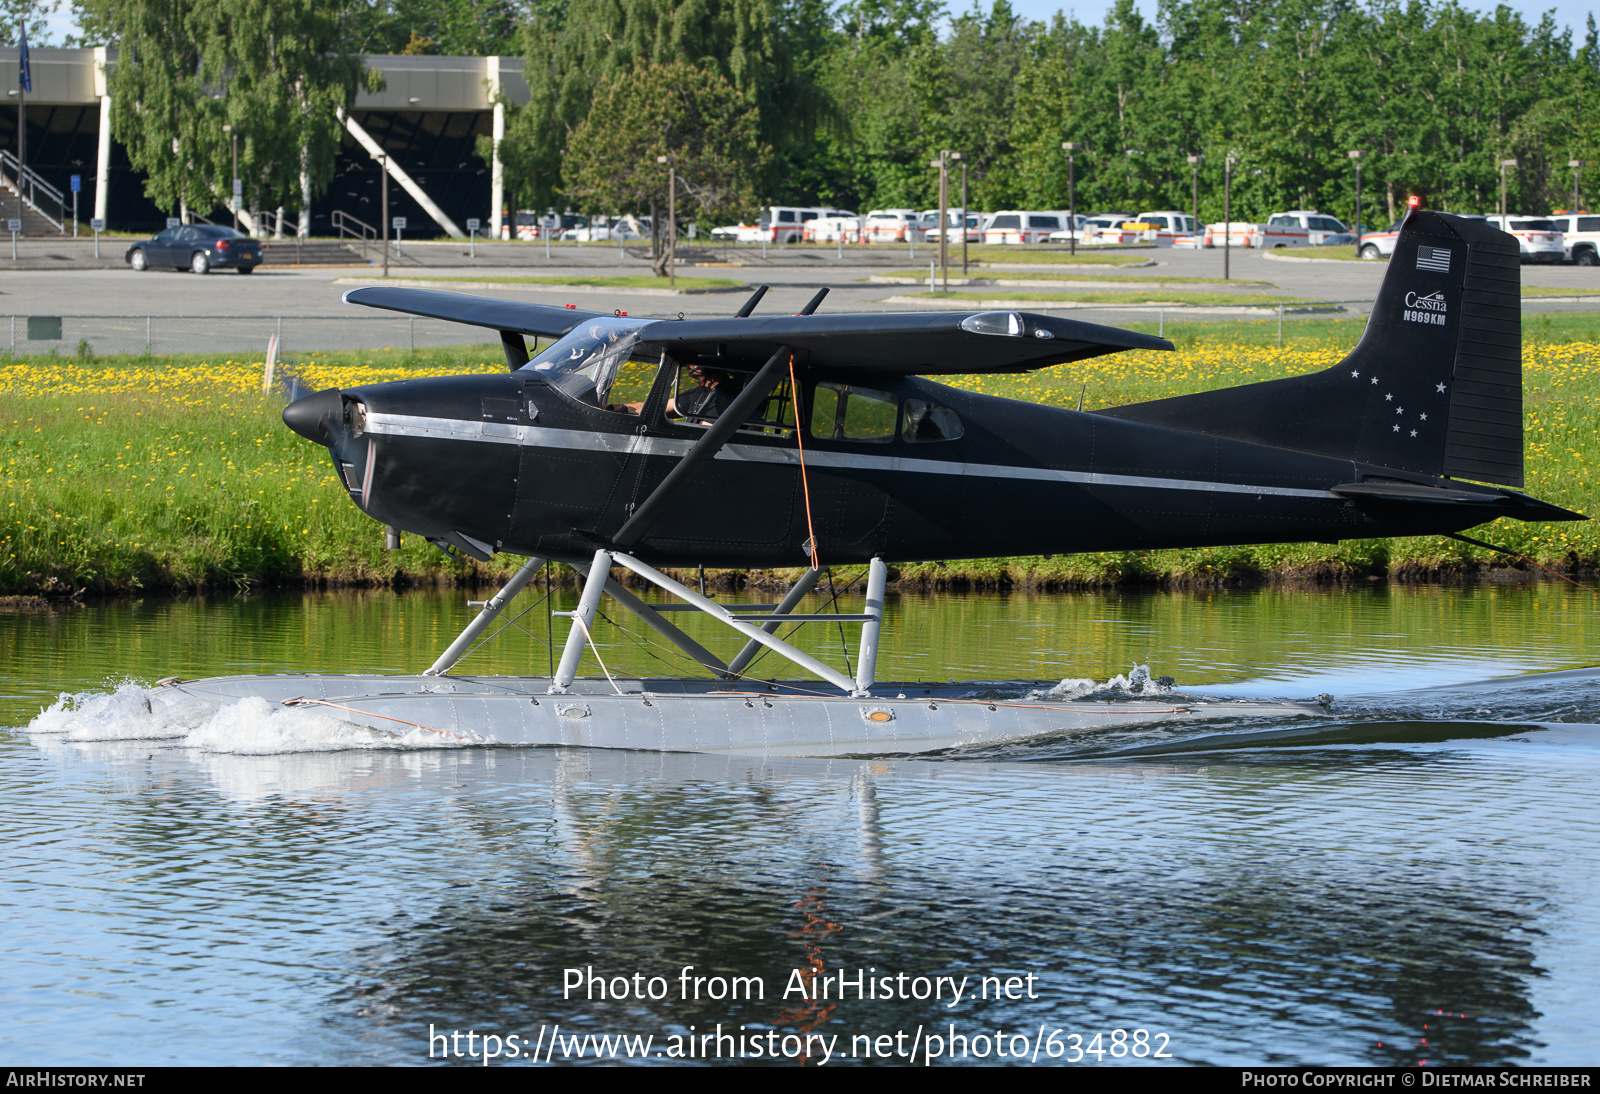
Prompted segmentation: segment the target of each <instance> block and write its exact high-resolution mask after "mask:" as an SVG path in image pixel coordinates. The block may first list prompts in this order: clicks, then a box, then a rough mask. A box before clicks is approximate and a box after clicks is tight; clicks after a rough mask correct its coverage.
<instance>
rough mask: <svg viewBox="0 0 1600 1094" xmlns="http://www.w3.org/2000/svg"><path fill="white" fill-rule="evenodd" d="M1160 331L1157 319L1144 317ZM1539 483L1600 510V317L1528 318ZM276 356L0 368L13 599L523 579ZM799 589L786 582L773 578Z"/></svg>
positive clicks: (1534, 480)
mask: <svg viewBox="0 0 1600 1094" xmlns="http://www.w3.org/2000/svg"><path fill="white" fill-rule="evenodd" d="M1130 326H1131V327H1132V329H1137V330H1145V331H1148V332H1150V333H1154V331H1155V326H1156V324H1155V323H1153V322H1151V323H1140V324H1130ZM1361 330H1362V321H1361V320H1359V319H1341V318H1320V317H1319V318H1296V319H1293V320H1292V321H1291V322H1290V323H1289V324H1288V325H1287V326H1286V328H1285V334H1284V346H1283V347H1282V348H1281V349H1280V348H1279V347H1278V346H1277V345H1276V339H1277V322H1276V319H1275V318H1274V319H1272V320H1263V321H1239V322H1189V323H1174V322H1169V323H1167V325H1166V331H1165V333H1166V336H1167V338H1168V339H1170V340H1171V341H1172V342H1173V343H1174V344H1175V345H1176V346H1177V350H1178V352H1176V353H1159V352H1143V351H1140V352H1133V353H1122V354H1113V355H1111V356H1109V357H1101V358H1095V359H1092V360H1089V361H1084V362H1079V363H1076V364H1071V365H1062V366H1057V367H1055V368H1051V369H1044V370H1040V371H1038V372H1033V373H1025V374H1020V375H987V376H969V377H957V378H954V381H953V382H954V383H955V384H956V385H957V386H960V387H963V388H967V389H969V390H974V391H981V392H984V393H987V394H992V395H998V396H1003V397H1008V398H1018V399H1026V400H1029V401H1033V402H1039V403H1045V404H1049V405H1055V406H1076V405H1078V401H1079V399H1080V397H1081V398H1082V400H1083V405H1084V407H1085V409H1089V410H1093V409H1098V408H1101V407H1106V406H1115V405H1122V404H1126V403H1130V402H1138V401H1142V400H1147V399H1155V398H1162V397H1165V396H1168V395H1174V394H1180V393H1183V392H1189V391H1200V390H1209V389H1212V388H1217V387H1225V386H1230V385H1233V384H1238V383H1247V382H1251V381H1255V380H1266V379H1271V378H1274V377H1278V376H1287V375H1294V374H1298V373H1303V372H1309V371H1314V370H1316V369H1319V368H1325V367H1328V366H1329V365H1331V364H1333V363H1335V362H1337V361H1338V359H1339V358H1340V357H1341V356H1342V355H1343V354H1344V353H1345V352H1347V351H1348V350H1349V348H1350V347H1351V346H1353V345H1354V344H1355V342H1356V341H1357V339H1358V338H1359V337H1360V333H1361ZM1523 356H1524V389H1525V392H1524V398H1525V412H1526V458H1527V471H1528V485H1527V490H1528V492H1529V493H1531V494H1533V495H1535V496H1537V497H1541V498H1544V499H1547V500H1549V501H1552V502H1554V503H1556V504H1558V505H1562V506H1566V507H1568V508H1571V509H1576V510H1578V511H1580V512H1597V511H1600V487H1597V486H1596V485H1595V475H1594V468H1595V466H1596V461H1597V459H1600V314H1573V313H1554V314H1545V315H1530V316H1528V317H1526V318H1525V320H1524V353H1523ZM295 366H296V367H297V368H298V369H299V371H300V373H301V375H302V377H303V378H304V380H305V382H306V383H307V384H308V385H309V386H311V387H312V388H313V389H318V388H324V387H330V386H341V387H348V386H354V385H357V384H363V383H377V382H382V381H386V380H393V379H400V378H404V377H408V376H421V375H441V374H452V373H454V374H459V373H499V372H501V371H503V370H504V368H505V365H504V362H503V361H501V360H500V359H499V357H498V355H491V352H490V351H488V350H486V349H482V348H472V349H468V350H461V351H449V350H436V351H427V350H419V351H418V353H417V357H416V358H415V360H410V359H408V358H406V357H405V356H404V354H403V352H402V353H398V354H397V353H394V352H392V351H390V352H357V353H337V354H327V355H315V356H311V357H302V358H297V359H296V362H295ZM260 388H261V362H260V361H259V360H240V359H227V358H217V357H207V356H193V357H162V358H143V357H127V358H101V359H80V358H65V357H42V358H32V359H20V358H18V359H5V358H0V406H3V407H4V409H3V410H0V595H15V594H45V595H62V594H68V593H73V592H77V591H80V590H83V591H88V592H93V593H124V592H133V591H140V590H144V591H150V592H172V591H179V590H185V589H199V588H210V589H246V588H251V587H260V586H268V585H298V584H314V583H390V582H434V581H463V582H476V581H478V580H482V579H486V578H488V577H490V576H491V575H492V574H500V573H505V572H507V571H508V570H509V568H510V567H511V566H512V565H514V560H502V559H500V558H497V559H496V560H495V562H494V563H493V564H492V565H491V566H488V567H483V566H479V565H477V564H475V563H466V564H459V563H456V562H453V561H450V560H447V559H446V558H444V556H442V555H440V554H439V553H438V552H437V551H435V550H434V549H433V548H432V547H430V546H428V545H427V544H425V543H423V542H421V541H420V540H418V539H417V538H416V537H414V536H407V537H406V539H405V546H404V547H403V548H402V549H401V550H399V551H395V552H386V551H385V550H384V549H383V535H382V529H381V528H379V527H378V526H377V525H376V524H375V523H373V522H372V521H371V520H370V519H369V518H367V517H366V516H364V515H363V514H361V513H360V512H359V511H358V510H357V509H356V508H355V506H353V505H352V504H351V503H350V501H349V499H348V497H347V496H346V495H345V492H344V490H343V489H342V488H341V487H340V486H339V484H338V482H337V480H336V478H335V475H334V472H333V469H332V466H331V463H330V461H329V459H328V455H327V452H326V451H325V450H324V449H322V448H320V447H318V446H316V445H313V444H311V443H309V442H307V441H305V440H304V439H302V438H300V437H298V436H296V435H295V434H293V433H291V432H290V431H289V430H288V429H286V428H285V427H284V426H283V424H282V422H281V420H280V418H279V414H280V412H281V410H282V406H283V404H282V402H281V401H280V400H279V399H277V398H275V397H268V396H263V395H262V394H261V390H260ZM1477 534H1478V536H1479V537H1480V538H1484V539H1487V540H1489V541H1491V542H1495V543H1501V544H1504V545H1506V546H1508V547H1511V548H1514V549H1516V550H1518V551H1523V552H1526V553H1527V554H1529V555H1531V556H1533V557H1535V558H1537V559H1539V560H1541V561H1542V562H1544V563H1545V564H1546V565H1550V566H1553V567H1557V568H1562V569H1566V570H1569V571H1571V570H1579V569H1583V568H1589V567H1594V566H1595V565H1597V564H1600V525H1597V524H1592V523H1578V524H1522V523H1518V522H1514V521H1501V522H1497V523H1496V524H1494V525H1492V526H1490V527H1488V528H1486V529H1483V530H1481V531H1480V532H1478V533H1477ZM1489 558H1490V556H1489V555H1487V554H1486V553H1485V552H1482V551H1479V550H1478V549H1476V548H1471V547H1466V546H1463V545H1461V544H1458V543H1455V542H1453V541H1450V540H1444V539H1438V538H1432V537H1428V538H1421V539H1410V540H1367V541H1351V542H1346V543H1342V544H1338V545H1326V544H1290V545H1280V546H1263V547H1241V548H1217V549H1212V550H1186V551H1157V552H1147V553H1134V552H1121V553H1109V554H1104V555H1064V556H1057V557H1055V558H1051V559H1044V558H1012V559H988V560H977V561H962V562H952V563H950V564H949V565H948V566H946V567H939V566H937V565H936V564H932V563H928V564H922V565H918V566H902V567H897V568H896V571H895V574H896V577H897V579H898V580H899V581H900V582H901V583H902V584H905V585H917V584H930V585H948V584H963V583H972V584H979V585H989V584H993V585H1001V586H1005V585H1018V586H1021V585H1035V586H1043V587H1065V586H1071V585H1095V584H1109V583H1116V582H1166V583H1176V584H1206V583H1212V582H1220V581H1229V580H1259V579H1263V578H1296V577H1299V578H1319V579H1320V578H1349V577H1364V576H1367V575H1372V574H1380V575H1388V576H1390V577H1410V578H1416V579H1435V578H1441V579H1447V578H1450V577H1452V576H1458V575H1462V574H1465V573H1468V572H1470V571H1472V570H1474V569H1475V568H1479V567H1481V566H1482V565H1483V564H1484V563H1485V562H1486V560H1488V559H1489ZM769 576H771V577H773V578H774V579H781V578H783V577H785V576H788V575H786V574H778V575H769Z"/></svg>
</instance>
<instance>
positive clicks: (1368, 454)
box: [1100, 209, 1522, 486]
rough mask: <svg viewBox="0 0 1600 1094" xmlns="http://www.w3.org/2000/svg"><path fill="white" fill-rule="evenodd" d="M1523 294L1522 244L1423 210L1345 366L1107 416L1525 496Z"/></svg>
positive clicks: (1406, 231) (1409, 224)
mask: <svg viewBox="0 0 1600 1094" xmlns="http://www.w3.org/2000/svg"><path fill="white" fill-rule="evenodd" d="M1520 283H1521V270H1520V258H1519V253H1518V250H1517V244H1516V241H1515V240H1514V239H1513V238H1512V237H1511V236H1509V235H1507V234H1506V233H1504V232H1502V231H1500V230H1499V229H1497V228H1493V227H1491V226H1490V225H1489V224H1487V223H1485V222H1484V221H1480V220H1467V219H1464V218H1462V217H1456V216H1451V215H1449V214H1447V213H1435V212H1430V211H1427V210H1420V209H1419V210H1414V211H1413V212H1412V213H1411V214H1410V215H1409V216H1408V217H1407V218H1406V220H1405V223H1404V225H1402V227H1401V230H1400V237H1399V239H1398V240H1397V241H1396V243H1395V251H1394V255H1393V257H1392V258H1390V260H1389V267H1388V269H1387V270H1386V271H1385V273H1384V277H1383V285H1382V287H1381V288H1380V289H1379V290H1378V298H1377V301H1376V303H1374V305H1373V309H1372V315H1371V317H1370V318H1369V319H1368V321H1367V327H1366V331H1365V332H1364V333H1363V334H1362V336H1361V341H1360V343H1359V344H1358V345H1357V346H1356V348H1355V349H1354V350H1352V351H1351V352H1350V354H1349V355H1348V356H1347V357H1345V359H1344V360H1343V361H1341V362H1340V363H1339V364H1338V365H1336V366H1334V367H1333V368H1331V369H1327V370H1325V371H1323V372H1318V373H1312V374H1311V375H1309V376H1295V377H1291V378H1289V379H1284V380H1268V381H1266V382H1264V383H1258V384H1246V385H1244V386H1242V387H1233V388H1225V389H1222V390H1220V391H1209V392H1203V393H1201V394H1198V395H1182V396H1179V397H1177V398H1175V399H1161V400H1158V401H1156V402H1150V403H1138V404H1135V405H1133V406H1125V407H1114V408H1111V409H1108V410H1103V411H1100V413H1102V414H1106V415H1109V416H1111V417H1117V418H1127V419H1130V420H1133V421H1141V422H1148V423H1150V424H1152V425H1162V426H1167V427H1169V428H1173V429H1185V430H1190V431H1192V432H1196V433H1206V434H1210V435H1212V436H1218V437H1228V438H1231V439H1235V440H1242V441H1252V442H1255V443H1258V444H1268V445H1274V446H1276V447H1280V448H1292V449H1296V450H1298V451H1302V452H1314V453H1317V454H1318V455H1326V456H1335V457H1338V458H1341V459H1349V460H1352V461H1355V462H1357V463H1364V464H1372V465H1377V466H1379V467H1388V468H1394V469H1396V470H1400V471H1408V472H1413V473H1417V474H1424V475H1435V476H1438V475H1446V476H1452V477H1458V478H1465V479H1475V480H1479V481H1482V482H1492V483H1499V484H1501V485H1505V486H1521V485H1522V311H1521V304H1522V302H1521V299H1520V291H1521V289H1520Z"/></svg>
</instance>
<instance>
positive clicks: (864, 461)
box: [367, 413, 1340, 501]
mask: <svg viewBox="0 0 1600 1094" xmlns="http://www.w3.org/2000/svg"><path fill="white" fill-rule="evenodd" d="M367 432H369V433H376V434H378V435H380V436H388V437H422V438H429V439H432V440H441V441H482V442H486V443H488V444H509V445H518V446H526V447H531V448H556V449H562V450H564V451H573V450H575V449H576V450H581V451H587V452H608V453H611V454H614V455H619V456H623V455H645V456H664V457H672V458H677V459H682V458H683V457H684V456H686V455H688V454H689V449H690V448H692V447H693V446H694V442H693V441H690V440H678V439H676V438H670V437H649V436H643V435H641V434H637V433H596V432H591V431H587V430H578V429H552V428H550V427H548V426H541V425H510V424H507V423H501V422H469V421H462V420H460V419H457V418H427V417H421V416H418V415H410V414H381V413H368V414H367ZM716 458H717V459H719V460H745V461H748V462H751V463H771V464H789V465H792V466H799V463H800V454H799V452H798V451H795V450H793V449H787V448H776V447H773V446H770V445H754V444H736V443H729V444H727V445H724V446H723V448H722V450H721V451H720V452H718V453H717V455H716ZM806 464H807V465H808V466H810V467H824V468H841V469H850V470H861V471H905V472H910V473H913V474H922V475H953V476H958V477H962V478H973V479H1025V480H1029V481H1033V482H1065V483H1073V484H1075V485H1080V486H1118V487H1135V488H1139V489H1145V490H1207V491H1212V492H1215V493H1219V494H1259V495H1265V496H1267V497H1278V498H1321V499H1325V500H1331V501H1338V500H1340V498H1339V495H1338V494H1335V493H1334V492H1333V491H1331V490H1305V489H1299V488H1296V487H1288V486H1252V485H1249V484H1247V483H1235V482H1210V481H1207V480H1204V479H1171V478H1161V477H1158V476H1151V475H1112V474H1107V473H1104V472H1098V471H1065V470H1058V469H1056V468H1051V467H1017V466H1012V465H1007V464H989V463H958V462H955V461H952V460H924V459H916V458H913V457H909V456H890V455H885V456H878V455H874V454H872V453H868V452H826V451H818V450H817V449H814V448H813V449H809V450H808V451H807V452H806Z"/></svg>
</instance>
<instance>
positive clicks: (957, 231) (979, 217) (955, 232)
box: [946, 209, 984, 243]
mask: <svg viewBox="0 0 1600 1094" xmlns="http://www.w3.org/2000/svg"><path fill="white" fill-rule="evenodd" d="M960 220H961V210H959V209H957V210H956V211H955V212H954V213H952V214H951V219H950V228H949V229H947V231H946V236H947V237H948V238H949V240H950V242H951V243H960V242H962V240H963V239H965V241H966V242H968V243H982V242H983V221H984V214H983V213H980V212H977V211H976V210H972V209H969V210H967V223H966V226H965V227H962V225H961V224H960V223H959V222H960Z"/></svg>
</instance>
